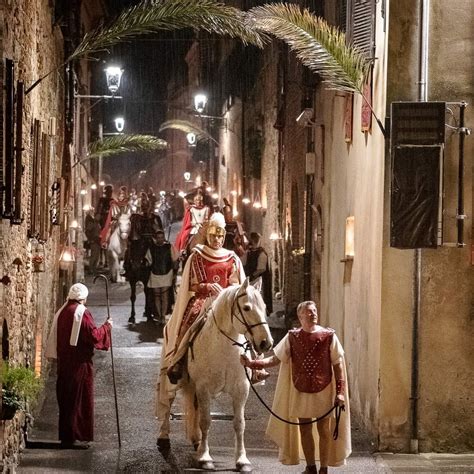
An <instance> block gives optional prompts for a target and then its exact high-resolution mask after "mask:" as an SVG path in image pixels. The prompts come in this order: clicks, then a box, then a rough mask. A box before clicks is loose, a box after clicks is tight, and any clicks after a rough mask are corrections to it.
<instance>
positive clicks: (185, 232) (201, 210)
mask: <svg viewBox="0 0 474 474" xmlns="http://www.w3.org/2000/svg"><path fill="white" fill-rule="evenodd" d="M185 202H187V201H185ZM210 214H211V210H210V209H209V207H208V206H206V205H204V196H203V194H202V193H201V192H200V191H199V192H197V193H196V195H195V196H194V199H193V203H192V204H189V205H187V207H186V210H185V212H184V218H183V224H182V227H181V230H180V231H179V233H178V235H177V237H176V241H175V244H174V245H175V247H176V248H177V249H178V250H179V251H180V252H182V251H184V250H186V248H187V246H188V244H189V242H190V241H191V239H192V238H193V237H194V236H195V235H196V234H197V233H198V231H199V229H200V228H201V226H202V225H203V223H204V222H206V221H207V220H208V219H209V217H210Z"/></svg>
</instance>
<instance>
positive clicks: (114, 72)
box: [105, 66, 123, 95]
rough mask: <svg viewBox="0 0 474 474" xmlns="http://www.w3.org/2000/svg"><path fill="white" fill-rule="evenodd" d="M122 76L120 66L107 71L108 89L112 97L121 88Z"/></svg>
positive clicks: (110, 67) (108, 68)
mask: <svg viewBox="0 0 474 474" xmlns="http://www.w3.org/2000/svg"><path fill="white" fill-rule="evenodd" d="M122 74H123V69H122V68H120V67H118V66H109V67H107V68H106V69H105V75H106V78H107V88H108V89H109V91H110V92H111V93H112V95H114V94H115V93H116V92H117V91H118V89H119V87H120V81H121V80H122Z"/></svg>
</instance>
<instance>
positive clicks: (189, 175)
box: [183, 171, 191, 181]
mask: <svg viewBox="0 0 474 474" xmlns="http://www.w3.org/2000/svg"><path fill="white" fill-rule="evenodd" d="M183 176H184V180H185V181H189V180H190V179H191V173H190V172H189V171H185V172H184V174H183Z"/></svg>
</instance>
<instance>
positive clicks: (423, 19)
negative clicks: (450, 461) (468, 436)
mask: <svg viewBox="0 0 474 474" xmlns="http://www.w3.org/2000/svg"><path fill="white" fill-rule="evenodd" d="M419 9H420V10H419V14H420V42H419V65H418V66H419V76H418V79H419V81H418V100H419V101H420V102H426V101H427V100H428V52H429V10H430V0H421V1H420V3H419ZM413 286H414V288H413V299H414V305H413V333H412V369H411V397H410V399H411V439H410V452H411V453H418V397H419V391H418V385H419V352H418V344H419V330H420V315H421V249H416V250H415V255H414V272H413Z"/></svg>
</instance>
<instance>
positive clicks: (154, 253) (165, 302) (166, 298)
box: [145, 229, 179, 324]
mask: <svg viewBox="0 0 474 474" xmlns="http://www.w3.org/2000/svg"><path fill="white" fill-rule="evenodd" d="M178 257H179V254H178V252H177V251H176V249H175V248H174V246H173V245H171V244H170V243H169V242H167V241H166V240H165V233H164V231H163V230H161V229H158V230H157V231H156V232H155V236H154V238H153V240H152V242H151V243H150V246H149V247H148V250H147V253H146V256H145V258H146V260H147V262H148V263H149V264H150V266H151V272H150V278H149V279H148V288H150V291H151V292H153V296H154V302H155V309H156V313H157V314H156V315H157V317H158V319H159V321H160V323H162V324H165V322H166V319H165V316H166V315H167V314H168V313H169V311H170V309H171V306H172V304H173V303H174V301H173V299H174V298H173V282H174V279H175V273H176V270H177V267H176V263H177V261H178Z"/></svg>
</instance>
